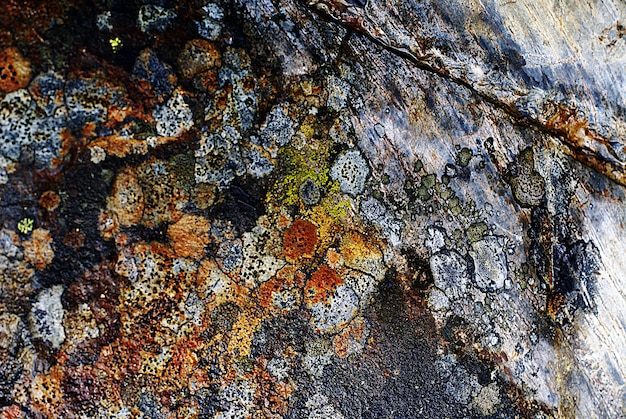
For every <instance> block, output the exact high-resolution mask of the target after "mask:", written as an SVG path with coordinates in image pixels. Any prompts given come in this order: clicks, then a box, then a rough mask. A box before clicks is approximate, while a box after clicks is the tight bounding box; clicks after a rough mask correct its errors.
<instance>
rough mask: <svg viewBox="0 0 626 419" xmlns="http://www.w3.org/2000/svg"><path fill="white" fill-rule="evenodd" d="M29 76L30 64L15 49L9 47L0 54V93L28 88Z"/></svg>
mask: <svg viewBox="0 0 626 419" xmlns="http://www.w3.org/2000/svg"><path fill="white" fill-rule="evenodd" d="M30 76H31V69H30V62H28V60H27V59H26V58H24V56H23V55H22V54H21V53H20V52H19V51H18V50H17V48H14V47H11V48H7V49H5V50H4V51H2V52H0V90H1V91H3V92H5V93H10V92H14V91H16V90H18V89H23V88H25V87H26V86H28V82H29V81H30Z"/></svg>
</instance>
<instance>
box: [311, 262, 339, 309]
mask: <svg viewBox="0 0 626 419" xmlns="http://www.w3.org/2000/svg"><path fill="white" fill-rule="evenodd" d="M341 284H343V280H342V279H341V278H340V277H339V275H337V272H335V270H334V269H331V268H329V267H328V266H326V265H324V266H321V267H320V268H319V269H318V270H317V271H315V272H314V273H313V275H311V279H309V280H308V281H307V283H306V287H305V288H304V298H305V301H306V303H307V304H308V305H312V304H316V303H322V302H325V301H326V300H327V299H328V298H329V297H331V296H332V295H333V293H334V292H335V289H337V287H338V286H339V285H341Z"/></svg>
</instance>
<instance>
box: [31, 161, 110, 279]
mask: <svg viewBox="0 0 626 419" xmlns="http://www.w3.org/2000/svg"><path fill="white" fill-rule="evenodd" d="M56 189H57V190H58V191H59V194H62V195H65V196H67V197H68V198H67V199H61V204H60V205H59V208H58V209H57V210H56V214H58V219H57V220H56V221H57V222H56V223H54V224H52V225H51V228H50V233H51V235H52V238H53V240H54V259H53V260H52V263H51V264H50V266H48V267H47V268H46V269H45V270H44V271H43V272H41V273H40V275H39V281H40V282H41V284H42V285H43V286H45V287H48V286H51V285H54V284H59V283H65V284H68V283H72V282H74V281H76V280H77V279H78V278H80V276H81V275H82V274H83V272H84V271H85V270H86V269H89V268H90V267H92V266H93V265H95V264H98V263H100V261H102V260H110V259H112V258H114V255H115V246H114V244H113V242H107V241H104V240H103V239H102V237H101V234H100V231H99V229H98V225H99V221H98V219H99V216H100V211H101V210H102V209H103V208H104V207H105V206H106V202H107V197H108V196H109V192H110V184H109V183H108V182H107V177H106V176H103V174H102V172H101V171H100V170H97V169H96V168H95V166H94V165H93V164H91V163H90V162H89V160H88V158H87V156H86V155H83V156H82V157H81V158H80V160H79V161H78V162H77V164H75V165H71V166H69V167H68V168H67V169H66V171H65V172H64V173H63V177H62V178H61V179H60V181H59V183H58V185H57V188H56ZM71 231H73V232H76V231H79V232H81V233H82V234H84V236H85V239H84V242H83V245H82V246H81V247H79V248H74V247H73V246H71V245H66V244H65V243H64V238H65V236H66V235H67V234H68V233H69V232H71Z"/></svg>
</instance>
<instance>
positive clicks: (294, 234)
mask: <svg viewBox="0 0 626 419" xmlns="http://www.w3.org/2000/svg"><path fill="white" fill-rule="evenodd" d="M316 244H317V227H315V224H313V223H311V222H309V221H305V220H300V219H298V220H295V221H294V222H293V224H291V227H289V228H288V229H287V231H285V236H284V238H283V250H284V252H285V256H287V257H288V258H290V259H292V260H295V259H298V258H300V257H301V256H312V255H313V250H314V249H315V245H316Z"/></svg>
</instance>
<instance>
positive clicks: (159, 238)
mask: <svg viewBox="0 0 626 419" xmlns="http://www.w3.org/2000/svg"><path fill="white" fill-rule="evenodd" d="M167 227H168V226H167V224H165V223H162V224H159V225H156V226H154V227H153V228H150V227H147V226H146V225H144V224H136V225H133V226H130V227H127V228H125V232H126V233H127V234H128V235H129V237H138V238H140V239H141V240H142V241H144V242H146V243H150V242H153V241H156V242H160V243H165V242H166V241H167V240H166V238H167Z"/></svg>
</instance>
